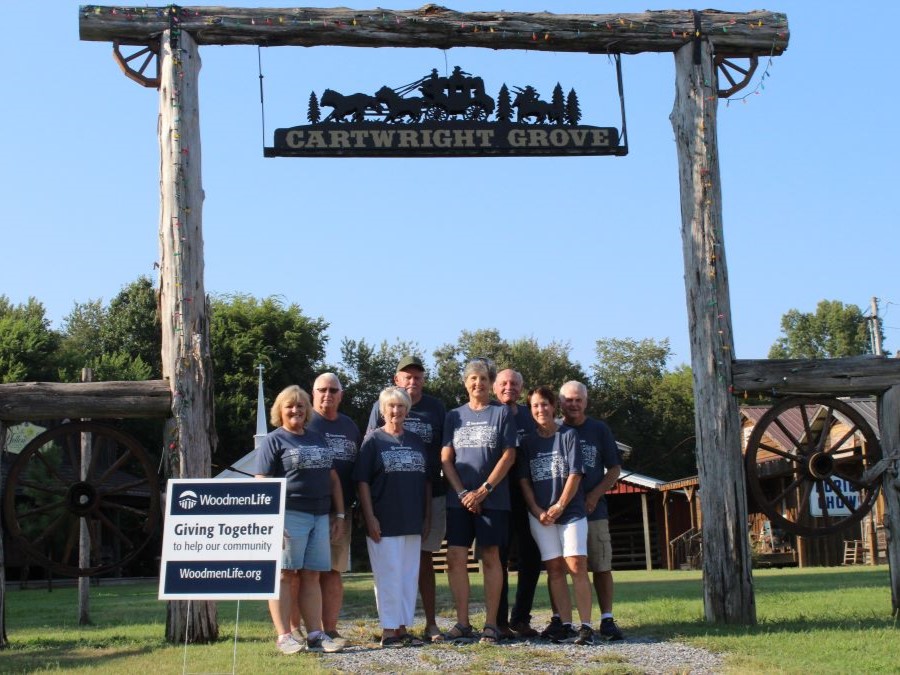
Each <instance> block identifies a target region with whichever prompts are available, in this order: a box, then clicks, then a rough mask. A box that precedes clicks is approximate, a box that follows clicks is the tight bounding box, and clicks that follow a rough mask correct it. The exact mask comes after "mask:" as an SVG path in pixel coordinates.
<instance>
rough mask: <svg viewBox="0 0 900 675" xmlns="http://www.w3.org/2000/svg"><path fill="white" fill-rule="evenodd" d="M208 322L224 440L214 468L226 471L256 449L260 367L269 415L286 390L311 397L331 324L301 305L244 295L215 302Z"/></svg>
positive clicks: (217, 413)
mask: <svg viewBox="0 0 900 675" xmlns="http://www.w3.org/2000/svg"><path fill="white" fill-rule="evenodd" d="M209 319H210V323H209V333H210V350H211V352H212V363H213V376H214V377H213V381H214V392H215V418H216V430H217V432H218V436H219V443H218V447H217V449H216V452H215V454H214V456H213V464H215V465H216V466H222V467H224V466H228V465H229V464H231V463H232V462H233V461H235V460H236V459H239V458H240V457H242V456H243V455H244V454H246V453H247V451H248V450H250V449H251V448H252V447H253V434H254V432H255V431H256V394H257V382H258V379H257V378H258V371H257V370H256V367H257V366H258V365H259V364H260V363H261V364H262V365H263V367H264V371H263V381H264V386H265V391H266V394H267V397H268V400H267V401H266V404H267V406H266V410H267V412H268V406H269V405H271V403H272V400H274V398H275V396H276V395H277V394H278V392H280V391H281V390H282V389H283V388H284V387H286V386H288V385H290V384H299V385H300V386H302V387H303V388H304V389H306V390H307V391H309V389H310V386H311V385H312V382H313V380H314V379H315V377H316V375H317V374H318V373H319V372H320V370H321V369H322V363H323V359H324V356H325V344H326V342H327V340H328V338H327V336H326V333H325V331H326V330H327V328H328V323H327V322H326V321H325V320H324V319H322V318H318V319H311V318H309V317H307V316H305V315H304V314H303V312H302V310H301V309H300V307H299V305H296V304H291V305H288V306H285V305H284V303H283V302H282V301H281V300H280V299H279V298H276V297H268V298H264V299H262V300H258V299H256V298H254V297H251V296H249V295H242V294H237V295H223V296H218V297H214V298H212V299H211V301H210V311H209ZM266 418H267V421H268V414H267V415H266Z"/></svg>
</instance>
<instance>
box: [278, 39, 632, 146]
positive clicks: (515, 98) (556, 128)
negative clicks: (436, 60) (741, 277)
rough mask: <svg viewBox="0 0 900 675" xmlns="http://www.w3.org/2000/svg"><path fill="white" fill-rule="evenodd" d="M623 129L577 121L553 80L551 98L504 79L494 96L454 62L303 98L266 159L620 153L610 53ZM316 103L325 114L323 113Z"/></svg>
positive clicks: (569, 97) (574, 105) (571, 102)
mask: <svg viewBox="0 0 900 675" xmlns="http://www.w3.org/2000/svg"><path fill="white" fill-rule="evenodd" d="M616 73H617V76H618V83H619V100H620V104H621V111H622V134H620V133H619V131H618V129H616V128H614V127H598V126H587V125H582V124H580V122H581V117H582V112H581V107H580V105H579V102H578V94H577V93H576V92H575V90H574V89H570V90H569V91H568V93H565V92H564V90H563V88H562V86H561V85H560V84H559V83H558V82H557V83H556V86H555V87H554V88H553V93H552V96H551V97H550V100H549V101H548V100H544V99H543V98H542V97H541V95H540V94H539V93H538V90H537V88H535V87H534V86H532V85H526V86H524V87H519V86H514V87H513V89H512V92H510V89H509V87H507V85H506V84H505V83H504V84H503V85H502V86H501V87H500V88H499V91H498V93H497V96H496V98H494V97H492V96H490V95H489V94H488V93H487V92H486V90H485V83H484V80H483V79H482V78H481V77H478V76H475V75H472V74H470V73H466V72H464V71H463V70H462V69H461V68H460V67H459V66H456V67H455V68H454V69H453V72H452V73H451V74H450V75H448V76H441V75H440V74H439V73H438V71H437V70H436V69H434V70H432V71H431V73H430V74H429V75H426V76H425V77H422V78H419V79H417V80H414V81H413V82H411V83H409V84H406V85H403V86H401V87H397V88H391V87H388V86H383V87H381V88H380V89H378V90H376V91H374V92H373V93H372V94H367V93H362V92H356V93H352V94H342V93H339V92H337V91H335V90H333V89H326V90H325V91H323V92H322V94H321V96H316V93H315V92H313V93H312V94H310V97H309V108H308V111H307V120H308V121H309V122H310V124H307V125H299V126H294V127H288V128H282V129H276V130H275V139H274V147H271V148H266V149H265V155H266V157H460V156H462V157H479V156H546V155H620V156H621V155H625V154H627V153H628V146H627V141H626V137H625V133H624V130H625V102H624V96H623V94H622V69H621V61H620V59H619V57H618V56H616ZM323 108H331V111H330V112H329V113H328V114H327V115H326V116H325V117H324V119H323V118H322V113H323V110H322V109H323Z"/></svg>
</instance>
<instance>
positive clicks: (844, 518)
mask: <svg viewBox="0 0 900 675" xmlns="http://www.w3.org/2000/svg"><path fill="white" fill-rule="evenodd" d="M838 415H840V419H839V418H838ZM838 422H841V423H843V424H845V425H846V429H845V430H844V431H843V433H841V434H840V436H836V435H835V434H834V433H833V431H834V430H835V424H836V423H838ZM776 439H777V440H776ZM880 459H881V445H880V444H879V442H878V439H877V438H876V436H875V432H874V431H873V430H872V428H871V426H869V423H868V422H867V421H866V419H865V418H864V417H863V416H862V414H860V413H859V412H858V411H857V410H856V409H855V408H853V407H852V406H851V405H849V404H847V403H845V402H843V401H840V400H837V399H822V398H807V397H794V398H788V399H784V400H783V401H781V402H779V403H777V404H776V405H774V406H773V407H772V408H770V409H769V410H768V411H767V412H766V413H765V414H764V415H763V416H762V417H761V418H760V420H759V422H758V423H757V424H756V426H755V427H754V428H753V432H752V433H751V434H750V439H749V440H748V442H747V452H746V456H745V462H746V472H747V484H748V486H749V487H750V491H751V493H752V494H753V496H754V498H755V499H756V502H757V504H758V505H759V507H760V509H762V511H763V512H764V513H765V514H766V515H768V516H769V519H770V520H771V522H772V525H773V526H775V527H778V526H780V527H782V528H784V529H786V530H788V531H789V532H793V533H794V534H799V535H803V536H824V535H827V534H832V533H835V532H840V531H841V530H843V529H844V528H846V527H848V526H849V525H853V524H854V523H858V522H859V521H860V520H862V518H863V517H864V516H865V515H866V514H867V513H868V512H869V511H870V510H871V509H872V506H873V505H874V504H875V500H876V498H877V497H878V489H879V486H880V483H881V481H880V479H878V478H877V477H876V478H874V479H872V478H869V477H868V476H866V477H864V474H865V472H866V471H867V470H868V469H871V468H872V467H873V466H874V465H875V464H876V463H877V462H878V461H879V460H880ZM869 475H871V472H870V474H869ZM763 481H765V482H766V486H764V484H763ZM826 495H828V496H829V497H830V502H829V500H828V499H825V496H826ZM814 499H815V500H816V501H817V502H818V504H815V503H812V504H811V502H812V500H814ZM829 503H831V504H832V506H831V508H829ZM811 507H813V508H815V507H818V509H817V511H816V512H817V513H821V516H814V515H812V514H811Z"/></svg>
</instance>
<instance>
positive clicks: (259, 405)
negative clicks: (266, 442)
mask: <svg viewBox="0 0 900 675" xmlns="http://www.w3.org/2000/svg"><path fill="white" fill-rule="evenodd" d="M256 369H257V370H258V371H259V392H258V393H257V395H256V433H255V434H254V435H253V447H254V449H255V448H258V447H259V446H260V445H262V441H263V439H264V438H265V437H266V434H267V433H269V431H268V429H269V428H268V427H267V426H266V400H265V398H264V397H263V380H262V374H263V370H264V368H263V364H261V363H260V364H259V365H258V366H256Z"/></svg>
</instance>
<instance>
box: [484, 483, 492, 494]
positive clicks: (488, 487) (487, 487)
mask: <svg viewBox="0 0 900 675" xmlns="http://www.w3.org/2000/svg"><path fill="white" fill-rule="evenodd" d="M481 487H483V488H484V489H485V490H487V493H488V494H491V493H492V492H493V491H494V486H493V485H491V484H490V483H488V482H487V481H484V485H482V486H481Z"/></svg>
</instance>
